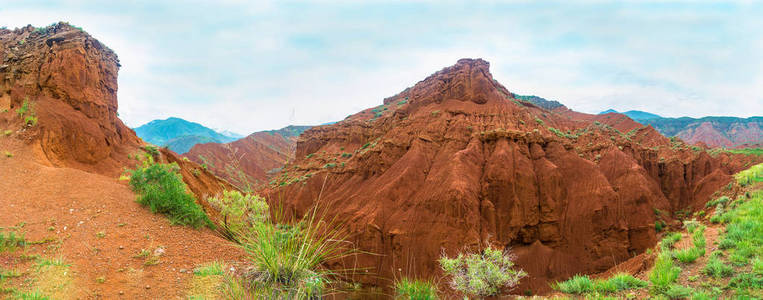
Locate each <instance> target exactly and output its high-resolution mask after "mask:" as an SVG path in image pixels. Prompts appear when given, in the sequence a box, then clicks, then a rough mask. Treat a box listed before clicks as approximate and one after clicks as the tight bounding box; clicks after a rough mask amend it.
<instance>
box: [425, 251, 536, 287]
mask: <svg viewBox="0 0 763 300" xmlns="http://www.w3.org/2000/svg"><path fill="white" fill-rule="evenodd" d="M513 260H514V256H513V255H512V254H511V253H510V252H509V250H508V249H507V250H506V251H501V250H498V249H494V248H493V247H491V246H488V247H487V248H485V249H484V250H483V251H482V253H481V254H477V253H470V254H466V255H464V254H458V257H456V258H448V257H447V256H445V255H443V256H442V257H441V258H440V266H441V267H442V269H443V270H444V271H445V273H446V274H447V275H449V276H451V281H450V286H451V287H452V288H453V289H455V290H457V291H459V292H461V293H463V294H465V295H471V296H475V297H480V298H481V297H487V296H493V295H497V294H499V293H500V292H501V289H504V288H506V289H512V288H514V287H515V286H516V285H517V284H518V283H519V280H521V279H522V278H523V277H525V276H527V273H526V272H525V271H522V270H521V269H519V270H515V269H514V268H513V267H514V261H513Z"/></svg>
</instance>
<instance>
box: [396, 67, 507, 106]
mask: <svg viewBox="0 0 763 300" xmlns="http://www.w3.org/2000/svg"><path fill="white" fill-rule="evenodd" d="M509 97H511V93H510V92H509V91H508V90H507V89H506V88H505V87H504V86H502V85H501V84H500V83H498V82H497V81H495V80H494V79H493V75H492V74H490V63H489V62H487V61H485V60H483V59H480V58H477V59H471V58H463V59H459V60H458V61H457V62H456V64H455V65H453V66H450V67H446V68H444V69H442V70H440V71H438V72H436V73H434V74H432V75H430V76H429V77H427V78H426V79H424V80H422V81H419V82H418V83H416V85H414V86H413V87H411V88H408V89H406V90H404V91H403V92H401V93H400V94H397V95H395V96H393V97H389V98H387V99H384V104H389V103H392V102H394V101H402V100H407V101H409V102H410V103H411V104H412V105H414V106H421V105H426V104H429V103H432V102H435V103H441V102H442V101H445V100H460V101H471V102H474V103H477V104H485V103H488V102H490V101H502V100H505V99H506V98H509Z"/></svg>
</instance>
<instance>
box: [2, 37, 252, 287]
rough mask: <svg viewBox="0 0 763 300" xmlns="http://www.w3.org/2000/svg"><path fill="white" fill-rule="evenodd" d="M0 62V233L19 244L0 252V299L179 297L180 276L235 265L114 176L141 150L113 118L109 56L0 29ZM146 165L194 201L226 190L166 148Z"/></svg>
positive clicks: (214, 243) (219, 246)
mask: <svg viewBox="0 0 763 300" xmlns="http://www.w3.org/2000/svg"><path fill="white" fill-rule="evenodd" d="M0 62H1V63H0V78H2V81H0V132H2V135H0V152H2V153H3V156H2V158H1V159H0V190H1V191H2V192H0V207H2V208H3V210H2V213H0V227H1V228H2V230H0V234H3V237H5V234H8V232H9V231H13V232H15V233H17V234H19V235H23V236H24V239H25V240H26V241H27V242H28V244H27V245H26V246H25V247H21V248H20V249H15V250H14V249H11V250H7V249H6V247H5V246H6V244H3V245H2V247H0V269H1V270H0V272H1V273H2V277H4V278H3V280H0V298H7V297H8V298H14V299H15V298H17V297H16V296H17V295H15V294H18V293H25V292H34V291H38V292H39V293H42V294H44V296H46V297H50V298H51V299H85V298H94V299H99V298H104V299H118V298H125V299H174V298H186V297H187V295H186V294H187V293H186V292H187V289H188V281H189V280H190V279H191V276H192V275H191V274H190V272H186V271H185V270H192V269H193V268H195V267H196V266H198V265H199V264H201V263H205V262H209V261H210V260H213V258H212V257H214V259H221V260H234V259H239V258H240V257H241V255H242V252H241V250H240V249H237V248H236V247H233V246H230V245H228V244H227V243H225V241H224V240H223V239H222V238H220V237H219V236H217V235H215V234H214V233H213V232H212V231H210V230H193V229H190V228H186V227H179V226H172V225H171V224H170V222H169V221H168V219H167V218H166V217H164V216H162V215H157V214H153V213H151V212H150V210H149V209H147V208H145V207H142V206H141V205H140V204H138V203H137V202H136V201H135V199H136V198H135V194H133V192H132V191H131V190H130V188H129V187H128V186H127V185H126V184H125V183H123V182H119V181H118V180H117V178H118V176H119V174H120V173H121V172H122V171H123V168H125V167H132V166H133V165H134V164H135V163H136V161H135V160H132V159H130V157H129V156H134V155H135V154H138V153H143V151H144V150H143V149H141V148H142V147H143V146H145V144H144V143H143V142H142V141H141V140H140V139H139V138H138V137H137V136H136V135H135V133H134V132H133V131H132V130H131V129H129V128H127V127H126V126H125V125H124V124H123V123H122V121H121V120H120V119H119V118H118V117H117V113H116V112H117V92H116V91H117V72H118V70H119V60H118V59H117V56H116V54H114V53H113V52H112V51H111V50H109V49H108V48H107V47H106V46H104V45H103V44H101V43H100V42H98V41H97V40H95V39H94V38H93V37H91V36H90V35H88V34H87V33H86V32H84V31H82V30H81V29H79V28H76V27H73V26H70V25H68V24H67V23H58V24H54V25H51V26H48V27H44V28H34V27H32V26H27V27H24V28H21V29H17V30H6V29H0ZM156 158H157V159H160V160H161V161H165V162H166V161H175V162H178V164H179V166H180V172H181V173H182V175H183V180H184V181H185V182H186V184H187V185H188V188H189V189H190V190H191V191H192V192H193V193H194V194H196V195H197V197H198V198H199V199H202V196H203V195H205V194H215V193H218V192H220V191H221V190H222V189H230V188H231V187H230V186H229V185H227V184H226V183H225V182H221V181H220V180H219V179H218V178H217V177H215V176H213V175H212V174H210V173H208V172H204V171H203V170H199V169H200V167H199V166H198V165H196V164H195V163H193V162H185V161H181V160H179V159H177V157H176V156H175V155H174V154H173V153H171V152H168V151H165V152H160V153H157V154H156ZM192 170H199V171H198V172H194V171H192ZM4 242H5V241H4ZM143 252H147V253H151V255H153V256H156V257H157V258H158V260H156V261H151V262H149V261H147V260H144V259H142V258H140V257H137V256H138V255H139V254H141V253H143ZM136 257H137V258H136ZM147 262H148V263H147ZM181 270H183V271H182V272H181ZM6 272H9V273H6ZM8 274H11V275H10V277H11V278H5V277H6V275H8ZM6 279H7V280H6ZM35 298H40V297H35Z"/></svg>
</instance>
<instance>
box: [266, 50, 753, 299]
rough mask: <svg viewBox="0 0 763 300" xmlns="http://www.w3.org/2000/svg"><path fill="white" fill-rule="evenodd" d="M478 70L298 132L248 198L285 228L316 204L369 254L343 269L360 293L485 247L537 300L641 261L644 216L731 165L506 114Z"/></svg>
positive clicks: (717, 179) (552, 116)
mask: <svg viewBox="0 0 763 300" xmlns="http://www.w3.org/2000/svg"><path fill="white" fill-rule="evenodd" d="M488 67H489V65H488V63H487V62H485V61H483V60H471V59H464V60H460V61H459V62H458V63H457V64H456V65H454V66H452V67H448V68H445V69H443V70H441V71H439V72H437V73H435V74H433V75H431V76H430V77H428V78H427V79H425V80H423V81H421V82H419V83H417V84H416V85H415V86H414V87H411V88H408V89H406V90H405V91H403V92H401V93H400V94H398V95H396V96H393V97H390V98H387V99H385V100H384V105H383V106H380V107H377V108H374V109H373V110H372V109H368V110H364V111H362V112H360V113H358V114H355V115H353V116H350V117H348V118H347V119H345V120H343V121H341V122H339V123H336V124H333V125H326V126H318V127H314V128H312V129H310V130H308V131H306V132H305V133H303V134H302V135H301V136H300V139H299V141H298V143H297V153H296V159H295V161H294V163H291V164H288V165H287V166H285V168H284V172H282V174H281V175H280V176H278V177H276V180H277V183H276V185H273V186H272V187H271V188H267V189H264V190H262V191H261V192H262V193H264V194H268V195H269V198H270V199H271V200H273V201H275V200H281V201H284V202H285V203H286V204H287V205H289V206H291V207H292V208H294V209H295V211H296V212H297V213H298V214H299V213H303V212H305V210H306V209H307V208H308V207H310V206H311V205H313V204H315V203H316V199H319V198H320V201H321V205H329V206H330V207H331V209H330V210H329V211H331V212H332V214H336V215H337V216H338V217H339V218H341V219H342V220H344V221H346V222H347V223H346V224H347V226H346V229H347V230H349V231H350V233H351V234H352V242H353V243H354V244H355V245H356V246H357V247H358V248H359V249H361V250H364V251H368V252H371V253H374V255H360V256H359V257H357V262H356V261H355V260H353V261H352V262H347V263H351V264H352V267H359V268H369V269H370V270H371V273H373V275H372V276H360V277H358V278H357V279H359V280H361V281H364V282H367V283H371V284H375V285H379V286H382V287H387V286H389V284H390V280H391V279H392V278H395V277H400V276H401V275H408V276H423V277H438V276H439V275H440V274H441V273H440V271H439V266H438V263H437V259H438V258H439V257H440V255H441V254H442V253H446V254H448V255H455V254H456V253H458V252H459V251H462V250H474V249H476V248H479V247H480V246H481V245H482V246H484V245H485V244H486V243H490V244H493V245H495V246H498V247H511V248H512V249H513V251H514V252H515V253H516V254H517V255H518V263H519V265H520V266H521V267H522V268H523V269H525V270H526V271H528V273H529V274H530V276H529V277H528V278H527V279H525V280H524V281H523V282H522V285H521V286H520V287H519V288H518V289H517V290H515V291H517V292H524V291H526V290H531V291H532V292H543V291H546V290H548V285H547V282H548V281H549V280H558V279H563V278H566V277H569V276H571V275H573V274H576V273H597V272H602V271H605V270H607V269H608V268H609V267H611V266H613V265H615V264H617V263H620V262H623V261H625V260H628V259H629V258H631V257H633V256H634V255H636V254H638V253H641V252H643V251H644V250H645V249H647V248H649V247H651V246H652V245H654V243H655V241H656V237H655V231H654V223H655V220H656V215H655V212H654V210H655V209H659V210H662V211H665V212H668V214H669V213H670V212H674V211H677V210H680V209H685V208H688V207H691V206H696V205H698V204H701V203H704V202H705V201H707V200H708V199H709V196H710V194H711V193H712V192H713V191H715V190H716V189H717V188H718V187H720V186H722V185H724V184H726V183H727V182H728V181H729V180H730V179H731V176H730V175H729V174H731V173H732V172H734V171H736V170H739V169H740V168H741V166H742V163H744V162H740V163H737V162H736V161H737V159H732V158H731V157H729V156H728V155H727V154H721V155H720V156H719V157H711V156H710V155H708V154H707V153H705V152H694V151H691V150H688V148H680V149H679V147H678V146H681V145H678V146H676V145H672V144H671V143H670V140H668V139H667V138H665V137H663V136H662V135H660V134H659V133H658V132H657V131H655V130H654V129H653V128H651V127H643V126H641V125H640V124H638V123H636V122H633V121H632V120H630V119H629V118H627V117H625V116H623V115H619V114H613V115H603V116H592V115H587V114H581V113H577V112H572V111H565V110H560V111H548V110H544V109H541V108H539V107H537V106H535V105H533V104H530V103H527V102H522V101H517V100H516V99H513V98H511V96H510V95H511V93H510V92H509V91H508V90H507V89H506V88H505V87H503V86H502V85H501V84H499V83H498V82H496V81H495V80H493V78H492V76H491V74H490V73H489V70H488ZM594 122H596V123H594ZM550 128H555V130H558V134H557V133H555V132H554V131H553V130H552V129H550ZM565 135H567V136H570V135H577V137H575V138H573V137H566V136H565ZM682 147H685V146H682ZM345 149H346V150H345ZM344 152H349V153H351V154H352V156H351V157H347V155H342V154H343V153H344ZM746 159H747V160H750V159H757V158H746ZM669 218H670V216H668V219H669ZM442 282H444V281H442Z"/></svg>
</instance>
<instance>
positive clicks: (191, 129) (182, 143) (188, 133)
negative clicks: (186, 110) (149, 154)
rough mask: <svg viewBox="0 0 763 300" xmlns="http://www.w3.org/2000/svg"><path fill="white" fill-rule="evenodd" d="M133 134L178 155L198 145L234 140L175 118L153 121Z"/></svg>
mask: <svg viewBox="0 0 763 300" xmlns="http://www.w3.org/2000/svg"><path fill="white" fill-rule="evenodd" d="M135 133H136V134H138V136H139V137H140V138H142V139H143V140H144V141H146V142H149V143H152V144H154V145H157V146H163V147H165V146H166V147H168V148H170V149H171V150H172V151H175V152H177V153H179V154H183V153H185V152H187V151H188V150H190V149H191V147H193V145H196V144H200V143H210V142H212V143H227V142H231V141H234V140H236V138H233V137H229V136H226V135H223V134H220V133H218V132H216V131H214V130H212V129H209V128H207V127H204V126H203V125H201V124H199V123H195V122H189V121H186V120H183V119H181V118H175V117H171V118H167V119H166V120H153V121H151V122H148V123H146V124H143V125H141V126H140V127H137V128H135Z"/></svg>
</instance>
